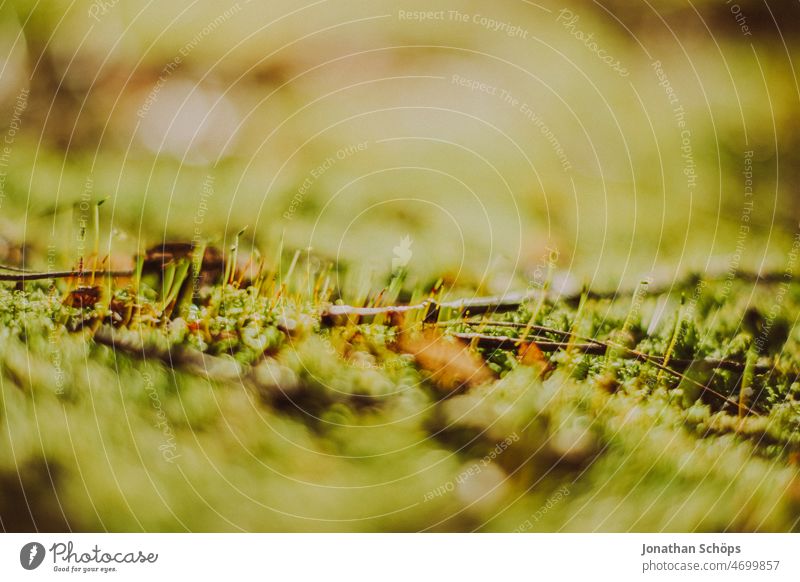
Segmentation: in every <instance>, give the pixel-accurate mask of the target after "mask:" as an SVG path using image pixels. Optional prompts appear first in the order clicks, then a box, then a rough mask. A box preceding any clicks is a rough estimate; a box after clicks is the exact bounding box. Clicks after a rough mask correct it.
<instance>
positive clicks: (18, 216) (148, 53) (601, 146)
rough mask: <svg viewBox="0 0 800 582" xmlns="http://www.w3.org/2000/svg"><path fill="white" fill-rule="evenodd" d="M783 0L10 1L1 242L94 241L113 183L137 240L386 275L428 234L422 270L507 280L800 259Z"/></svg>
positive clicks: (793, 37)
mask: <svg viewBox="0 0 800 582" xmlns="http://www.w3.org/2000/svg"><path fill="white" fill-rule="evenodd" d="M774 4H775V5H770V6H767V5H764V4H761V3H758V2H747V1H742V2H739V3H738V4H735V5H733V4H731V3H729V4H725V3H723V2H714V1H701V2H694V3H692V4H689V3H684V2H680V1H677V0H676V1H663V0H662V1H658V2H654V3H651V4H649V5H648V4H641V5H639V4H636V5H632V4H630V3H623V2H601V3H591V2H585V3H581V2H578V3H534V2H525V1H503V2H493V3H487V2H468V1H467V2H449V3H448V2H427V3H423V2H417V3H414V2H383V1H381V2H369V3H358V4H355V3H345V2H333V1H322V2H313V3H308V4H304V3H297V2H283V1H274V0H273V1H270V2H260V1H252V2H246V1H244V0H239V1H238V2H231V3H226V2H206V1H197V2H180V3H163V2H162V3H156V2H149V3H143V2H126V1H119V2H116V1H114V0H106V1H101V0H97V1H96V2H94V3H91V2H49V3H47V4H46V5H44V4H40V3H34V2H21V1H19V2H11V3H8V2H7V3H5V4H4V7H3V11H2V29H3V34H2V46H3V48H2V49H0V50H2V51H3V53H4V54H5V55H6V58H5V60H4V66H3V68H2V70H1V71H0V99H2V108H3V111H5V113H4V116H8V118H9V119H11V118H12V116H13V112H14V106H15V103H16V102H17V100H18V98H19V97H20V92H21V91H24V90H25V89H29V91H30V93H29V95H27V97H26V100H27V108H26V109H25V111H24V113H23V115H22V117H21V120H20V121H21V123H20V124H19V125H20V126H21V127H20V129H19V131H18V132H17V133H16V135H15V136H14V139H13V144H12V145H11V152H10V155H9V156H8V162H7V164H6V167H5V168H4V170H5V172H6V173H7V177H6V180H5V182H4V190H3V201H2V208H1V212H2V220H3V223H2V225H0V227H1V228H2V231H0V234H2V235H3V236H4V237H5V238H6V239H9V240H12V241H18V240H19V239H20V237H24V239H25V241H26V242H27V243H28V244H29V245H31V246H32V247H34V248H32V249H31V250H32V251H33V250H36V248H35V247H41V246H43V245H44V244H45V243H46V242H47V243H50V242H52V243H53V244H56V246H57V247H58V248H59V249H68V248H71V247H70V245H69V244H67V243H68V242H69V240H68V238H69V237H70V236H72V237H74V230H73V229H71V228H70V218H69V217H70V214H71V207H72V205H73V204H76V203H78V202H79V201H80V198H81V196H82V195H90V196H91V197H92V199H94V200H97V199H101V198H104V197H106V196H108V197H110V204H109V205H108V206H107V207H106V208H104V217H105V218H104V219H105V221H106V222H107V224H109V225H110V226H109V230H108V233H107V234H108V235H109V236H108V237H107V238H106V237H104V247H105V246H106V245H107V250H108V251H110V252H111V253H112V254H118V255H126V254H129V253H130V252H132V251H135V250H136V249H137V248H139V247H140V246H142V245H148V244H150V243H151V242H152V241H154V240H155V241H160V240H162V239H168V240H187V239H191V238H192V236H194V235H195V234H196V233H195V228H196V227H197V229H198V231H199V233H198V234H199V235H200V236H202V237H205V238H209V239H212V240H213V239H220V240H221V239H230V237H231V236H233V234H235V233H236V232H238V231H239V230H240V229H241V228H242V227H244V226H247V227H248V231H247V232H248V235H247V236H249V237H251V238H252V239H253V243H254V244H256V245H257V246H260V247H262V248H263V247H269V246H271V245H275V244H276V243H277V241H278V240H280V238H281V236H284V237H285V241H286V245H287V246H288V247H290V248H307V247H309V246H310V247H312V248H313V249H314V250H315V251H316V252H318V253H319V254H321V255H323V256H329V257H338V258H340V259H342V260H343V261H352V262H355V263H357V264H359V265H366V266H367V267H368V268H369V269H372V270H374V271H375V273H376V274H377V275H376V276H379V275H380V273H385V272H387V271H388V270H389V269H390V263H391V258H392V248H393V247H394V246H395V245H396V244H397V243H398V241H399V240H400V239H401V238H402V237H403V236H404V235H406V234H409V235H410V236H411V238H412V239H413V241H414V243H413V250H414V251H415V253H414V256H413V258H412V261H411V263H410V265H409V266H410V270H411V271H412V273H413V276H414V277H417V278H418V279H419V280H426V278H428V277H431V276H434V275H437V274H442V273H448V274H450V276H451V277H452V278H454V279H459V280H461V281H464V282H465V283H470V284H472V283H475V282H479V283H481V284H482V285H485V286H486V287H487V288H489V289H497V288H499V289H505V288H507V287H508V285H509V284H511V283H510V281H511V278H512V277H513V276H517V277H519V279H517V280H515V281H513V284H514V285H516V286H519V284H522V285H523V286H524V283H525V281H526V280H530V279H531V273H532V271H534V270H535V268H536V265H537V264H539V263H540V262H541V259H542V257H543V256H545V254H546V252H547V251H546V248H547V247H550V248H553V249H557V250H558V251H559V267H560V270H561V271H563V272H565V273H569V276H570V277H572V278H574V279H575V280H578V281H581V282H583V281H587V282H590V283H592V284H593V285H595V286H611V287H614V286H616V285H620V284H621V285H626V284H627V283H629V282H631V281H635V280H636V279H638V278H639V277H641V276H642V275H643V274H645V273H650V272H652V271H653V270H654V269H655V270H658V272H659V273H661V274H662V275H663V276H667V277H669V276H672V275H674V274H676V273H680V272H683V271H685V270H687V269H697V270H705V269H707V268H713V269H715V270H717V271H721V270H724V269H726V268H727V267H729V266H730V265H731V264H732V262H735V263H736V264H739V263H741V266H742V267H746V268H751V269H758V268H760V267H762V266H769V267H778V268H779V267H780V266H781V265H782V255H781V252H782V251H784V250H785V249H786V248H787V243H788V241H789V240H790V239H791V237H792V236H793V234H794V231H795V230H796V222H797V218H798V203H797V196H796V195H795V194H796V192H797V188H798V175H799V174H798V163H797V161H798V158H797V156H798V153H797V152H798V148H797V143H798V137H797V135H798V132H797V121H798V116H799V115H800V108H798V96H799V95H800V93H799V92H798V81H797V71H796V63H795V62H794V61H793V59H792V57H793V56H794V55H796V53H797V43H798V38H797V36H798V27H797V25H796V22H797V12H798V10H797V7H796V6H794V4H791V3H774ZM734 6H735V8H733V7H734ZM419 11H424V12H423V14H422V15H420V14H419V13H418V12H419ZM425 13H427V14H425ZM423 16H424V18H423ZM737 16H738V20H737ZM576 17H577V18H576ZM604 58H605V59H606V60H607V61H609V62H613V65H612V64H607V63H606V62H605V61H604V60H603V59H604ZM655 62H660V67H658V70H657V68H656V67H654V66H653V63H655ZM659 71H663V75H665V76H666V83H668V84H669V86H670V87H671V89H672V90H673V91H674V97H673V99H674V100H673V101H672V102H670V98H669V95H668V94H667V91H666V86H665V84H664V83H662V81H664V77H659ZM675 107H682V108H683V109H684V110H685V118H684V120H685V126H684V127H679V126H678V120H677V119H676V118H675V113H674V109H675ZM4 118H5V117H4ZM684 130H685V131H687V132H688V134H686V135H683V137H686V139H687V143H688V147H689V150H688V152H689V154H690V158H689V159H686V158H684V157H682V155H683V154H684V153H686V151H685V150H682V149H681V147H682V146H685V145H686V143H684V141H683V139H682V131H684ZM359 144H361V146H360V148H361V149H359ZM746 151H752V152H753V156H752V174H753V182H752V184H753V196H752V198H750V200H752V202H753V210H752V215H751V220H750V221H749V222H748V223H747V225H748V226H749V227H750V231H749V232H748V233H747V234H746V236H745V238H746V240H744V245H743V246H742V245H740V249H739V251H740V252H738V253H737V235H738V234H739V232H740V225H741V224H742V214H743V208H744V203H745V201H746V198H745V178H744V176H743V173H742V172H743V170H744V169H745V164H746V160H745V152H746ZM689 166H691V168H689ZM687 169H688V170H689V171H691V172H693V173H694V178H693V179H690V178H689V177H688V176H687V174H686V173H685V172H684V171H685V170H687ZM209 177H210V178H209ZM207 180H209V181H210V182H211V183H213V187H212V189H213V195H209V196H206V197H205V198H206V199H205V200H203V197H202V191H203V184H204V182H205V181H207ZM304 184H305V185H304ZM293 201H294V202H293ZM201 202H205V203H207V206H208V208H209V209H208V211H205V205H204V204H201ZM56 208H57V209H59V211H60V214H57V216H56V218H55V219H54V218H53V214H52V211H53V210H54V209H56ZM198 219H199V220H198ZM196 222H202V224H200V225H196V224H195V223H196ZM232 233H233V234H232ZM64 237H67V239H66V240H65V238H64ZM36 255H37V253H33V254H31V255H30V260H31V261H35V260H36ZM39 255H40V253H39ZM739 255H741V260H739V258H738V257H739ZM63 258H64V260H72V259H73V258H74V254H73V255H69V254H65V255H64V256H63ZM412 282H413V280H412Z"/></svg>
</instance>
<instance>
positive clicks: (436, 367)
mask: <svg viewBox="0 0 800 582" xmlns="http://www.w3.org/2000/svg"><path fill="white" fill-rule="evenodd" d="M398 346H399V348H400V350H401V351H402V352H405V353H407V354H411V355H413V356H414V359H415V360H416V362H417V365H419V367H420V368H422V369H423V370H425V371H427V372H428V373H430V377H431V380H433V382H434V383H435V384H436V385H437V386H438V387H439V388H441V389H442V390H444V391H446V392H454V391H456V390H459V389H461V388H464V387H467V386H477V385H478V384H482V383H484V382H487V381H489V380H491V379H492V378H493V377H494V374H492V372H491V371H490V370H489V368H487V367H486V366H485V365H484V363H483V360H482V359H481V358H480V357H478V356H477V355H475V354H474V353H472V352H470V351H469V347H468V346H467V344H465V343H464V342H462V341H460V340H456V339H454V338H451V337H446V336H443V335H442V334H440V333H438V332H436V331H428V332H425V333H422V334H416V335H413V336H403V337H401V339H400V341H399V343H398Z"/></svg>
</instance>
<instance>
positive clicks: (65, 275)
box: [0, 270, 133, 283]
mask: <svg viewBox="0 0 800 582" xmlns="http://www.w3.org/2000/svg"><path fill="white" fill-rule="evenodd" d="M91 276H95V277H132V276H133V271H132V270H124V271H112V270H106V271H52V272H49V273H36V272H27V271H26V272H22V273H13V274H12V273H0V281H16V282H18V283H24V282H25V281H41V280H46V279H69V278H70V277H78V278H85V277H91Z"/></svg>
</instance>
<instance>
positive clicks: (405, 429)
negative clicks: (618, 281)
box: [0, 275, 800, 531]
mask: <svg viewBox="0 0 800 582" xmlns="http://www.w3.org/2000/svg"><path fill="white" fill-rule="evenodd" d="M300 281H301V282H306V281H303V280H302V278H301V279H300ZM262 283H263V282H262ZM72 284H73V285H74V284H75V283H74V282H73V283H72ZM66 285H67V283H66V282H60V283H58V284H57V285H56V286H47V285H46V284H34V283H27V284H25V286H24V288H22V289H19V288H18V289H12V288H11V287H9V286H6V287H5V288H3V289H2V290H0V318H1V319H2V325H0V343H1V344H2V345H1V346H0V354H2V356H0V358H2V361H1V363H2V375H0V390H1V393H2V399H0V406H1V407H2V430H0V439H2V441H3V443H2V446H0V488H1V490H2V493H3V494H2V497H1V498H0V518H2V527H3V528H4V529H7V530H26V529H34V528H36V529H40V530H61V529H66V528H69V529H74V530H112V531H139V530H146V531H172V530H178V531H183V530H192V531H209V530H213V531H217V530H225V531H228V530H231V531H238V530H247V531H273V530H281V531H283V530H290V531H385V530H391V531H394V530H403V531H405V530H414V531H416V530H433V531H442V530H448V531H451V530H456V531H463V530H483V531H514V530H517V531H596V530H599V531H629V530H636V531H653V530H655V531H662V530H674V531H695V530H700V531H717V530H726V531H728V530H731V531H752V530H768V531H793V530H797V528H798V518H799V517H800V481H799V480H798V476H800V473H799V471H798V464H797V463H798V457H797V455H798V450H800V433H798V428H800V426H799V425H800V402H799V401H798V399H799V398H800V386H799V385H798V383H797V382H796V379H797V371H798V370H800V352H799V351H798V345H797V343H798V341H800V327H798V326H796V325H794V323H793V321H792V319H791V318H790V317H789V316H788V315H787V314H791V313H796V310H797V307H798V302H800V286H797V285H794V284H793V285H789V286H785V287H782V288H783V289H784V292H783V295H784V296H783V298H782V299H781V305H780V306H779V307H780V309H778V310H776V309H774V308H775V306H776V305H777V303H776V287H775V284H774V283H773V284H766V285H759V284H752V283H746V282H734V284H733V285H732V286H731V285H730V284H728V285H726V284H725V283H724V282H707V283H703V284H702V285H699V286H698V285H697V284H695V285H693V286H690V288H689V289H688V290H686V289H683V290H680V289H679V290H677V291H676V292H674V293H671V294H660V295H657V296H649V295H647V294H642V293H640V294H638V295H634V296H633V297H632V296H630V295H628V296H619V297H617V298H614V299H592V298H585V299H583V300H582V301H581V300H580V299H578V298H569V299H552V300H550V299H549V300H547V301H542V302H538V301H530V302H527V303H523V304H522V305H521V306H520V307H519V308H518V309H516V310H514V311H511V312H507V313H502V314H495V315H484V316H482V317H479V318H469V317H466V318H465V317H463V315H464V314H462V316H461V317H457V318H456V319H455V320H454V321H455V323H452V324H449V323H445V324H444V325H439V326H436V327H437V328H438V329H442V330H443V333H444V336H443V338H444V339H439V340H437V341H439V342H442V343H443V345H446V346H449V342H454V340H453V339H452V338H451V337H450V338H449V339H448V336H452V335H453V334H458V333H461V334H464V333H470V332H476V331H478V332H480V335H481V336H492V335H496V336H503V337H514V338H516V337H519V336H520V334H521V333H525V329H526V327H527V326H528V325H529V324H530V325H532V326H533V328H534V331H532V332H531V335H530V337H529V338H528V341H527V342H526V344H525V345H527V344H528V342H530V341H531V340H533V341H540V342H542V344H543V345H544V344H545V343H546V342H548V341H553V340H556V341H559V340H564V339H565V337H568V336H565V332H573V333H574V334H577V335H579V336H580V337H586V338H594V339H596V340H598V341H600V342H606V343H610V344H611V345H612V346H613V348H614V349H612V350H607V351H606V353H604V354H601V353H591V351H588V352H587V353H584V351H585V350H582V349H581V348H580V347H579V346H577V345H572V346H569V345H568V346H566V347H565V348H564V349H558V350H555V351H552V352H549V353H546V354H545V353H542V354H539V355H538V356H537V358H536V359H534V360H531V359H526V358H524V357H523V358H520V357H519V356H520V351H519V350H518V349H517V348H516V347H515V346H513V345H512V346H510V347H508V346H507V345H506V346H505V347H503V348H497V347H493V345H492V342H491V341H490V340H486V338H485V337H484V338H483V339H482V340H481V343H480V344H477V345H475V346H473V348H474V349H473V351H474V352H475V353H478V354H480V357H481V359H482V360H483V361H485V362H486V366H487V367H488V369H490V370H491V375H492V378H491V379H489V380H488V381H482V382H469V381H465V382H462V383H461V385H459V386H456V387H455V388H453V387H452V386H451V387H449V388H447V389H444V388H443V387H442V386H441V384H440V383H438V382H437V378H436V372H437V371H436V370H431V369H430V366H427V368H428V369H426V366H424V365H420V364H419V360H417V359H415V357H414V355H413V354H410V353H408V350H404V349H402V348H400V347H398V346H400V345H401V344H402V342H400V341H399V337H400V336H401V335H408V334H411V333H412V332H413V331H414V330H417V329H420V328H421V327H422V325H423V324H422V321H421V319H419V320H417V321H414V320H413V319H411V318H407V319H406V320H405V321H403V322H396V321H394V322H393V321H388V320H387V321H383V322H375V321H371V320H360V321H355V320H352V319H351V320H350V321H345V322H338V323H339V325H333V326H331V325H328V324H327V323H326V322H324V321H322V318H321V312H322V311H323V310H324V308H325V302H324V301H323V298H321V297H319V296H318V294H317V296H315V295H314V294H313V293H311V294H304V292H303V291H301V290H298V289H300V288H301V287H303V285H301V284H298V285H297V286H296V288H295V287H292V285H286V284H285V285H284V286H283V287H280V286H276V285H270V284H261V285H260V286H259V287H258V288H256V287H255V286H250V287H247V288H243V289H238V288H236V286H235V285H234V286H222V285H210V286H205V287H204V288H203V289H202V290H201V292H200V293H199V294H196V296H194V297H192V296H191V294H183V293H182V294H181V295H180V297H181V299H179V300H177V301H176V302H174V303H173V304H171V305H165V303H164V302H163V301H162V300H161V299H160V292H159V291H156V289H160V290H163V289H165V287H164V286H162V285H161V280H160V277H159V276H157V275H154V276H150V277H144V278H143V279H142V280H141V281H137V282H134V283H132V282H127V283H122V284H118V285H117V287H116V289H115V291H114V292H113V293H105V294H101V295H102V296H104V298H103V299H101V300H99V301H98V302H97V303H96V304H91V305H84V306H80V305H78V306H75V304H74V301H72V300H68V301H66V302H65V301H64V298H65V297H71V296H70V295H67V288H66ZM187 285H188V280H187ZM692 289H699V291H697V292H696V293H693V291H692ZM682 294H683V295H684V296H688V297H689V299H688V300H683V301H681V295H682ZM73 296H74V294H73ZM112 298H115V299H117V300H119V301H121V302H122V303H123V304H124V303H125V302H128V304H129V305H135V306H136V308H135V309H134V310H129V314H130V313H131V312H133V313H134V315H132V316H131V317H130V318H129V319H128V320H127V321H125V322H122V321H120V316H119V315H118V314H117V312H120V311H124V310H122V309H121V308H120V305H119V303H117V304H115V303H114V302H113V301H112ZM740 298H741V299H740ZM65 303H67V304H68V303H72V304H73V306H72V307H69V306H67V305H66V304H65ZM112 305H113V306H114V307H113V308H112ZM115 309H116V311H115ZM147 314H149V316H146V315H147ZM770 314H772V315H770ZM452 315H453V314H445V313H440V314H439V319H440V320H442V321H443V322H444V321H445V320H447V317H445V316H448V317H449V316H452ZM467 321H472V323H466V322H467ZM426 327H433V324H431V323H429V324H426ZM759 338H762V340H759ZM567 343H568V342H567ZM756 345H758V346H759V347H758V349H756V348H754V347H753V346H756ZM440 347H441V346H440ZM444 349H445V350H446V349H450V348H449V347H446V348H444ZM667 351H670V356H671V358H672V361H673V362H680V366H681V367H682V371H681V373H682V374H683V376H682V377H681V376H677V375H675V374H671V373H668V372H665V371H664V369H663V368H661V367H659V366H657V365H655V364H654V362H655V363H657V362H658V361H661V362H663V357H664V356H665V353H666V352H667ZM633 353H646V354H649V355H651V356H653V357H654V358H655V359H653V360H652V361H648V360H643V359H642V358H637V357H634V356H632V355H631V354H633ZM751 353H755V356H754V357H750V359H749V360H748V354H751ZM658 358H661V359H660V360H659V359H658ZM520 360H522V362H521V361H520ZM721 360H724V361H725V362H727V363H728V365H727V368H726V369H721V368H719V367H717V365H718V363H719V361H721ZM748 361H749V362H750V365H749V366H748V365H747V364H748ZM526 362H527V363H526ZM708 362H717V363H716V364H714V363H711V364H709V363H708ZM443 365H446V364H443ZM675 366H677V364H675ZM669 367H670V368H672V367H673V366H669ZM676 369H677V368H676ZM743 382H744V383H745V388H746V389H748V388H749V391H748V392H747V394H746V396H747V398H746V400H745V401H744V402H745V404H744V405H745V408H746V410H745V412H744V413H742V411H741V410H740V407H739V405H740V404H741V403H742V400H740V395H741V392H742V385H743Z"/></svg>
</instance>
